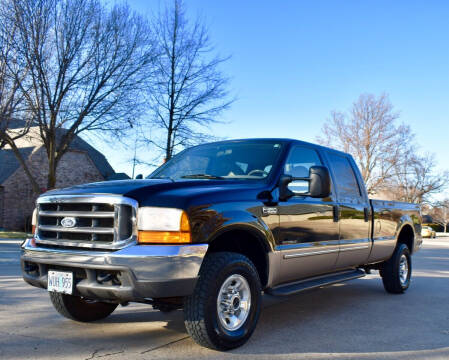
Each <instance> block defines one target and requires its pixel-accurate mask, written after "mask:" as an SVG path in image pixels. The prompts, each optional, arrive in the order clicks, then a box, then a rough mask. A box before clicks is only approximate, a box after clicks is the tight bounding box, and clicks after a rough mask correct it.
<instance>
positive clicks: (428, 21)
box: [98, 0, 449, 174]
mask: <svg viewBox="0 0 449 360" xmlns="http://www.w3.org/2000/svg"><path fill="white" fill-rule="evenodd" d="M129 4H130V5H131V6H132V7H133V8H135V9H136V10H138V11H139V12H142V13H151V12H155V11H157V10H158V8H159V6H164V4H165V1H163V0H160V1H156V0H155V1H153V0H129ZM185 4H186V6H187V10H188V14H189V15H190V16H196V15H197V14H200V15H201V16H202V17H204V18H205V20H206V23H207V24H208V25H209V30H210V38H211V40H212V42H213V43H214V44H215V47H216V51H217V52H218V53H219V54H222V55H231V56H232V57H231V59H230V60H229V61H228V62H227V63H226V64H224V65H223V67H222V69H223V71H224V72H225V73H226V74H227V75H229V76H230V77H231V78H232V81H231V87H230V90H231V92H232V93H233V94H234V95H235V96H236V97H237V101H236V102H235V103H234V104H233V106H232V107H231V109H230V110H228V111H226V112H225V113H224V114H223V115H222V117H221V120H223V121H224V122H225V123H224V124H218V125H214V126H213V127H212V129H211V132H212V133H213V134H216V135H217V136H221V137H225V138H244V137H291V138H297V139H301V140H305V141H311V142H314V141H315V137H316V136H317V135H319V134H320V130H321V127H322V125H323V123H324V121H325V120H326V118H328V117H329V113H330V111H331V110H347V109H348V108H349V107H350V106H351V104H352V102H353V101H354V100H356V99H357V97H358V96H359V95H360V94H361V93H365V92H369V93H374V94H377V95H378V94H381V93H382V92H386V93H387V94H389V96H390V100H391V102H392V103H393V104H394V106H395V108H396V110H397V111H399V112H400V114H401V116H400V121H402V122H404V123H407V124H409V125H410V126H411V128H412V130H413V131H414V132H415V133H416V138H417V142H418V143H419V145H420V149H421V151H423V152H427V151H428V152H433V153H435V154H436V158H437V161H438V164H439V167H440V168H441V169H449V156H448V155H449V152H448V151H447V144H448V142H449V141H448V140H447V137H448V134H449V1H394V2H392V1H348V0H345V1H343V0H341V1H336V0H335V1H295V0H290V1H262V0H259V1H253V0H252V1H249V0H246V1H241V0H239V1H238V0H226V1H219V0H213V1H208V0H186V1H185ZM98 146H99V148H100V150H101V151H103V153H104V154H105V155H106V156H107V158H108V160H109V161H110V162H111V164H112V166H113V167H114V168H115V169H116V171H125V172H127V173H128V174H131V163H130V161H129V159H130V158H132V150H129V151H128V152H127V151H124V150H123V149H119V148H117V147H115V148H112V147H110V145H108V144H106V143H103V144H98ZM139 152H146V151H145V150H144V149H139ZM137 172H143V173H147V172H148V169H145V168H144V167H140V168H138V169H137Z"/></svg>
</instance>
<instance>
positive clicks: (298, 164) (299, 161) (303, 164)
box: [284, 146, 321, 193]
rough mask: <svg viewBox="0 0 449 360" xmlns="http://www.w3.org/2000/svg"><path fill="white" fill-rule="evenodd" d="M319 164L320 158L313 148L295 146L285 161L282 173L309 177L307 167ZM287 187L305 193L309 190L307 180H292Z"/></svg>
mask: <svg viewBox="0 0 449 360" xmlns="http://www.w3.org/2000/svg"><path fill="white" fill-rule="evenodd" d="M316 165H321V160H320V158H319V156H318V154H317V152H316V151H315V150H312V149H309V148H306V147H302V146H295V147H294V148H293V149H292V150H291V152H290V154H289V156H288V158H287V162H286V163H285V167H284V174H286V175H290V176H292V177H304V178H306V177H309V169H310V167H311V166H316ZM288 187H289V189H290V190H292V191H294V192H295V193H306V192H308V191H309V182H308V181H305V180H296V181H292V182H291V183H290V184H289V186H288Z"/></svg>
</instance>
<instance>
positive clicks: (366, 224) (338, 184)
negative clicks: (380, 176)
mask: <svg viewBox="0 0 449 360" xmlns="http://www.w3.org/2000/svg"><path fill="white" fill-rule="evenodd" d="M327 156H328V158H329V162H330V164H331V172H332V176H333V178H334V184H335V190H336V192H337V197H338V205H339V222H340V252H339V255H338V260H337V265H336V269H340V268H345V267H351V266H357V265H361V264H365V263H366V261H367V260H368V256H369V254H370V251H371V238H370V221H369V219H370V215H371V214H370V206H369V200H368V198H367V197H366V192H365V191H362V189H364V188H362V187H361V186H360V183H359V181H361V179H358V175H359V174H358V171H357V170H355V169H356V165H355V163H354V161H353V160H352V158H351V157H349V156H346V155H344V154H341V153H337V152H332V151H328V152H327Z"/></svg>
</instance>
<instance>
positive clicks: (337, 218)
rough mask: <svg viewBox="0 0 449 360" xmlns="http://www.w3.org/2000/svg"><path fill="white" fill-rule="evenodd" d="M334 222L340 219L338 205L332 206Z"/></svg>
mask: <svg viewBox="0 0 449 360" xmlns="http://www.w3.org/2000/svg"><path fill="white" fill-rule="evenodd" d="M332 212H333V216H334V222H338V220H340V207H339V206H338V205H334V206H333V208H332Z"/></svg>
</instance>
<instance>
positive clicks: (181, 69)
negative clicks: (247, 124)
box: [149, 0, 232, 160]
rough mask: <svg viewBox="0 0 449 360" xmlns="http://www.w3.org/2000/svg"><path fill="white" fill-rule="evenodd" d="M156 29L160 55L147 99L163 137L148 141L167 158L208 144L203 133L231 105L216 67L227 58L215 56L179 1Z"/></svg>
mask: <svg viewBox="0 0 449 360" xmlns="http://www.w3.org/2000/svg"><path fill="white" fill-rule="evenodd" d="M154 28H155V29H156V36H157V41H158V46H159V49H160V53H161V56H160V57H158V59H157V62H156V72H155V78H154V80H155V81H154V82H153V83H152V86H151V89H150V95H149V108H150V110H151V115H152V119H151V120H152V121H150V124H151V126H153V127H156V128H157V129H159V130H160V132H162V134H163V135H162V136H161V137H160V138H156V139H155V138H153V139H151V140H150V142H151V143H152V144H153V145H155V146H156V147H158V148H159V149H161V150H162V151H163V152H164V153H165V159H166V160H169V159H170V158H171V157H172V155H173V152H174V149H175V148H177V147H185V146H187V145H191V144H194V143H199V142H202V141H204V139H205V138H207V136H206V135H205V134H204V133H203V132H201V131H202V130H204V127H205V126H206V127H207V125H210V124H211V123H213V122H215V121H216V116H217V115H219V114H220V113H221V112H222V111H223V110H224V109H226V108H228V107H229V105H230V104H231V102H232V101H231V100H228V91H227V90H226V87H227V85H228V79H227V78H226V77H225V76H223V74H222V73H221V72H220V71H219V69H218V68H219V65H220V64H221V63H223V62H224V61H225V60H227V58H221V57H213V56H212V52H213V50H214V49H213V47H212V46H211V45H210V41H209V37H208V34H207V29H206V27H205V26H204V25H202V24H201V22H200V20H198V19H197V20H196V21H195V22H194V23H192V24H190V23H189V22H188V20H187V18H186V14H185V10H184V8H183V4H182V2H181V0H174V2H173V5H172V6H168V7H166V8H165V11H162V12H161V13H160V14H159V18H158V19H157V21H156V24H155V26H154Z"/></svg>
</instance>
